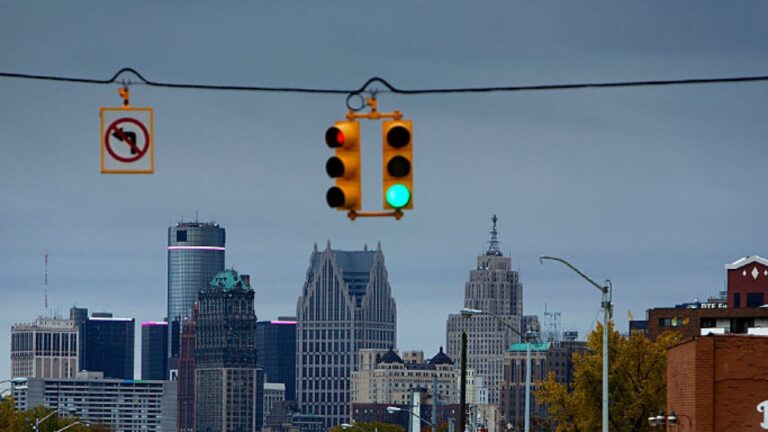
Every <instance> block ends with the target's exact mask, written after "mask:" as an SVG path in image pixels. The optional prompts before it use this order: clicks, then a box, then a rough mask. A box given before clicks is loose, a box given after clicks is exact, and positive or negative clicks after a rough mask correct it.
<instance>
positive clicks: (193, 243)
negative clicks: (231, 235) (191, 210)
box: [168, 222, 225, 322]
mask: <svg viewBox="0 0 768 432" xmlns="http://www.w3.org/2000/svg"><path fill="white" fill-rule="evenodd" d="M224 241H225V235H224V228H222V227H220V226H219V225H217V224H214V223H209V222H179V223H178V224H176V226H172V227H169V228H168V321H169V322H170V321H175V320H180V319H182V318H188V317H189V315H190V312H191V311H192V305H193V304H194V303H195V302H196V301H197V295H198V292H199V291H200V290H202V289H205V288H206V287H207V286H208V284H209V283H210V282H211V280H212V279H213V277H214V276H216V273H218V272H220V271H223V270H224Z"/></svg>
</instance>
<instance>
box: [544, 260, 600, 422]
mask: <svg viewBox="0 0 768 432" xmlns="http://www.w3.org/2000/svg"><path fill="white" fill-rule="evenodd" d="M544 260H552V261H557V262H559V263H561V264H564V265H565V266H566V267H568V268H570V269H571V270H573V271H574V272H576V274H578V275H579V276H581V277H582V278H584V279H585V280H586V281H587V282H589V283H590V284H592V285H593V286H594V287H595V288H597V289H599V290H600V292H602V293H603V299H602V303H600V306H601V307H602V308H603V432H608V320H610V319H611V309H612V308H611V295H612V293H613V284H612V283H611V281H610V280H608V279H606V280H605V285H604V286H600V285H598V284H597V282H595V281H593V280H592V279H590V278H589V276H587V275H585V274H584V273H582V272H581V271H580V270H579V269H577V268H576V267H574V266H573V264H571V263H569V262H568V261H566V260H564V259H562V258H558V257H552V256H540V257H539V262H540V263H541V264H542V265H543V264H544Z"/></svg>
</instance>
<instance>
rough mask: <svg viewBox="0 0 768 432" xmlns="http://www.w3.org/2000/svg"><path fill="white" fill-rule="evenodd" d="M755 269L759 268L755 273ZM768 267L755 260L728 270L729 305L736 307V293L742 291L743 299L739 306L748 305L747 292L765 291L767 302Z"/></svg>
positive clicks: (764, 295) (764, 296)
mask: <svg viewBox="0 0 768 432" xmlns="http://www.w3.org/2000/svg"><path fill="white" fill-rule="evenodd" d="M753 270H757V271H756V272H755V273H754V274H756V275H757V277H754V275H753V273H752V272H753ZM766 272H768V267H766V266H764V265H762V264H760V263H758V262H753V263H749V264H746V265H744V266H742V267H739V268H737V269H734V270H728V307H729V308H733V307H736V305H735V304H734V294H735V293H740V294H741V300H740V305H739V307H747V293H750V292H760V293H763V298H764V299H765V300H764V301H765V302H768V275H766Z"/></svg>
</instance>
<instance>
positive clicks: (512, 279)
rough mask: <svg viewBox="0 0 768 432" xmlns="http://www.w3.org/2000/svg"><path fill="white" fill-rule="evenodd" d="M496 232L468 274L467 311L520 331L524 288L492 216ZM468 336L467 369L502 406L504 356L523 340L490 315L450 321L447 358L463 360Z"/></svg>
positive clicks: (447, 336) (456, 317)
mask: <svg viewBox="0 0 768 432" xmlns="http://www.w3.org/2000/svg"><path fill="white" fill-rule="evenodd" d="M492 221H493V228H492V230H491V240H490V241H489V242H488V243H489V246H488V250H487V251H486V252H485V253H484V254H483V255H480V256H479V257H477V268H476V269H475V270H472V271H470V272H469V281H468V282H467V283H466V285H465V286H464V307H466V308H472V309H479V310H482V311H485V312H488V313H491V314H494V315H496V316H498V317H499V318H500V319H501V320H503V321H504V322H506V323H509V324H510V325H511V326H512V327H514V328H515V329H517V330H518V331H520V328H521V326H522V321H523V319H522V318H523V285H522V284H521V283H520V281H519V275H518V272H516V271H514V270H512V259H511V258H509V257H505V256H503V254H502V253H501V249H499V239H498V231H497V230H496V222H497V221H498V218H497V217H496V215H493V218H492ZM464 331H465V332H466V333H467V341H468V343H467V367H468V368H471V369H474V371H475V375H477V376H481V377H485V379H486V385H487V387H488V393H489V395H488V396H489V401H490V403H491V404H498V402H499V388H500V387H499V384H500V382H501V380H502V378H503V372H504V370H503V362H504V353H505V352H506V351H507V348H509V346H510V344H512V343H513V342H516V341H518V340H519V339H520V338H519V336H517V335H516V334H515V333H514V332H513V331H511V330H510V329H509V328H507V327H506V326H504V325H503V324H501V323H500V322H499V321H498V320H497V319H496V318H494V317H493V316H490V315H475V316H472V317H471V318H463V317H462V316H461V315H460V314H452V315H450V316H449V317H448V325H447V331H446V339H447V340H446V346H447V354H448V355H449V356H450V357H451V358H453V359H456V360H460V359H461V333H462V332H464Z"/></svg>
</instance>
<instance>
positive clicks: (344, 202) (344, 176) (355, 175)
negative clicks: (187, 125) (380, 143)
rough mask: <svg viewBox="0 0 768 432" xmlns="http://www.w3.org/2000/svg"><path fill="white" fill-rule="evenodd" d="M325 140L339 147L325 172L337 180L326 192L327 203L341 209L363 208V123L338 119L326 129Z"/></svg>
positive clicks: (330, 145) (329, 145) (335, 147)
mask: <svg viewBox="0 0 768 432" xmlns="http://www.w3.org/2000/svg"><path fill="white" fill-rule="evenodd" d="M325 143H326V144H327V145H328V147H330V148H332V149H335V150H336V154H335V156H332V157H331V158H329V159H328V161H327V162H326V163H325V172H326V173H328V176H330V177H331V178H335V179H336V185H335V186H332V187H331V188H330V189H328V192H327V193H326V194H325V200H326V202H327V203H328V205H329V206H331V207H333V208H336V209H338V210H360V208H361V207H362V203H363V198H362V187H361V184H360V170H361V166H360V122H358V121H337V122H336V123H335V125H334V126H331V127H330V128H328V130H327V131H326V132H325Z"/></svg>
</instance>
